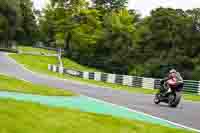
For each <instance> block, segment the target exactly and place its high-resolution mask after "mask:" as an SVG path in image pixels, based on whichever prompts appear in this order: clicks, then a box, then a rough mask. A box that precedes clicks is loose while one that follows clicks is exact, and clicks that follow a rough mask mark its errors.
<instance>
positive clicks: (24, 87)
mask: <svg viewBox="0 0 200 133" xmlns="http://www.w3.org/2000/svg"><path fill="white" fill-rule="evenodd" d="M0 91H9V92H20V93H28V94H38V95H47V96H72V95H73V93H71V92H69V91H66V90H62V89H56V88H51V87H48V86H44V85H35V84H32V83H29V82H26V81H22V80H18V79H16V78H13V77H8V76H4V75H0Z"/></svg>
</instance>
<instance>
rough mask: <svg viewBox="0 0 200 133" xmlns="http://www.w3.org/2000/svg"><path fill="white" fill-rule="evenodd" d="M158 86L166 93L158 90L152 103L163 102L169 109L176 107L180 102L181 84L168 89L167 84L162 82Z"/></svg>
mask: <svg viewBox="0 0 200 133" xmlns="http://www.w3.org/2000/svg"><path fill="white" fill-rule="evenodd" d="M160 85H161V87H164V88H165V90H166V91H165V92H163V89H162V88H160V89H159V91H158V93H156V95H155V97H154V103H155V104H159V103H160V102H164V103H167V104H168V105H169V106H170V107H177V106H178V104H179V103H180V101H181V97H182V89H183V83H181V84H179V85H178V86H176V87H170V85H169V82H167V81H164V80H162V81H161V83H160ZM167 90H168V91H167ZM169 90H170V91H169Z"/></svg>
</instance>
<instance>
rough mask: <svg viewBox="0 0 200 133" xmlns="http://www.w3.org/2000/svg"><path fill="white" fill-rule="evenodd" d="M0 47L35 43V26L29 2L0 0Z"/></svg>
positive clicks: (23, 0) (28, 0)
mask: <svg viewBox="0 0 200 133" xmlns="http://www.w3.org/2000/svg"><path fill="white" fill-rule="evenodd" d="M0 3H1V4H0V47H10V46H11V45H12V44H13V43H14V42H15V43H16V42H19V43H30V44H31V43H33V42H34V41H36V38H37V37H36V36H37V32H38V30H37V24H36V18H35V15H34V10H33V8H32V2H31V0H0Z"/></svg>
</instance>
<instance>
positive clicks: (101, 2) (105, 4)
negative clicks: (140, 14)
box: [92, 0, 128, 9]
mask: <svg viewBox="0 0 200 133" xmlns="http://www.w3.org/2000/svg"><path fill="white" fill-rule="evenodd" d="M92 1H93V3H94V4H95V6H96V7H102V8H107V9H119V8H124V7H126V6H127V4H128V0H92Z"/></svg>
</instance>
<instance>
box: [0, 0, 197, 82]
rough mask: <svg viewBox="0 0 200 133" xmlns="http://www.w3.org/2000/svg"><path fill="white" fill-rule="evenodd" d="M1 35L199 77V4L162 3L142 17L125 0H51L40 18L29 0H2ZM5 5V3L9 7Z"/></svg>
mask: <svg viewBox="0 0 200 133" xmlns="http://www.w3.org/2000/svg"><path fill="white" fill-rule="evenodd" d="M0 1H2V2H1V5H0V40H1V41H4V42H6V41H7V42H8V41H9V40H16V41H17V42H20V43H21V42H30V44H34V42H36V41H38V40H40V41H41V42H43V43H44V44H45V45H47V46H51V47H62V48H64V50H65V53H64V56H67V57H70V58H72V59H74V60H76V61H77V62H79V63H81V64H84V65H88V66H92V67H97V68H100V69H103V70H105V71H107V72H112V73H119V74H131V75H138V76H148V77H163V76H164V73H165V72H166V71H167V69H169V68H170V67H173V68H174V67H175V68H176V69H178V70H179V71H180V72H181V73H182V74H183V75H184V78H185V79H195V80H200V66H199V64H200V54H199V50H200V9H192V10H187V11H183V10H181V9H171V8H162V7H160V8H158V9H154V10H153V11H152V12H151V14H150V16H147V17H144V18H142V17H141V16H140V14H138V13H137V12H136V11H134V10H128V8H127V7H126V5H127V0H92V2H91V3H89V2H88V0H51V4H49V5H48V7H47V8H46V9H44V10H43V12H42V13H40V14H39V15H38V22H39V23H38V24H37V23H36V19H35V14H34V10H33V9H32V3H31V2H30V0H18V1H16V0H0ZM5 7H6V8H5Z"/></svg>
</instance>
